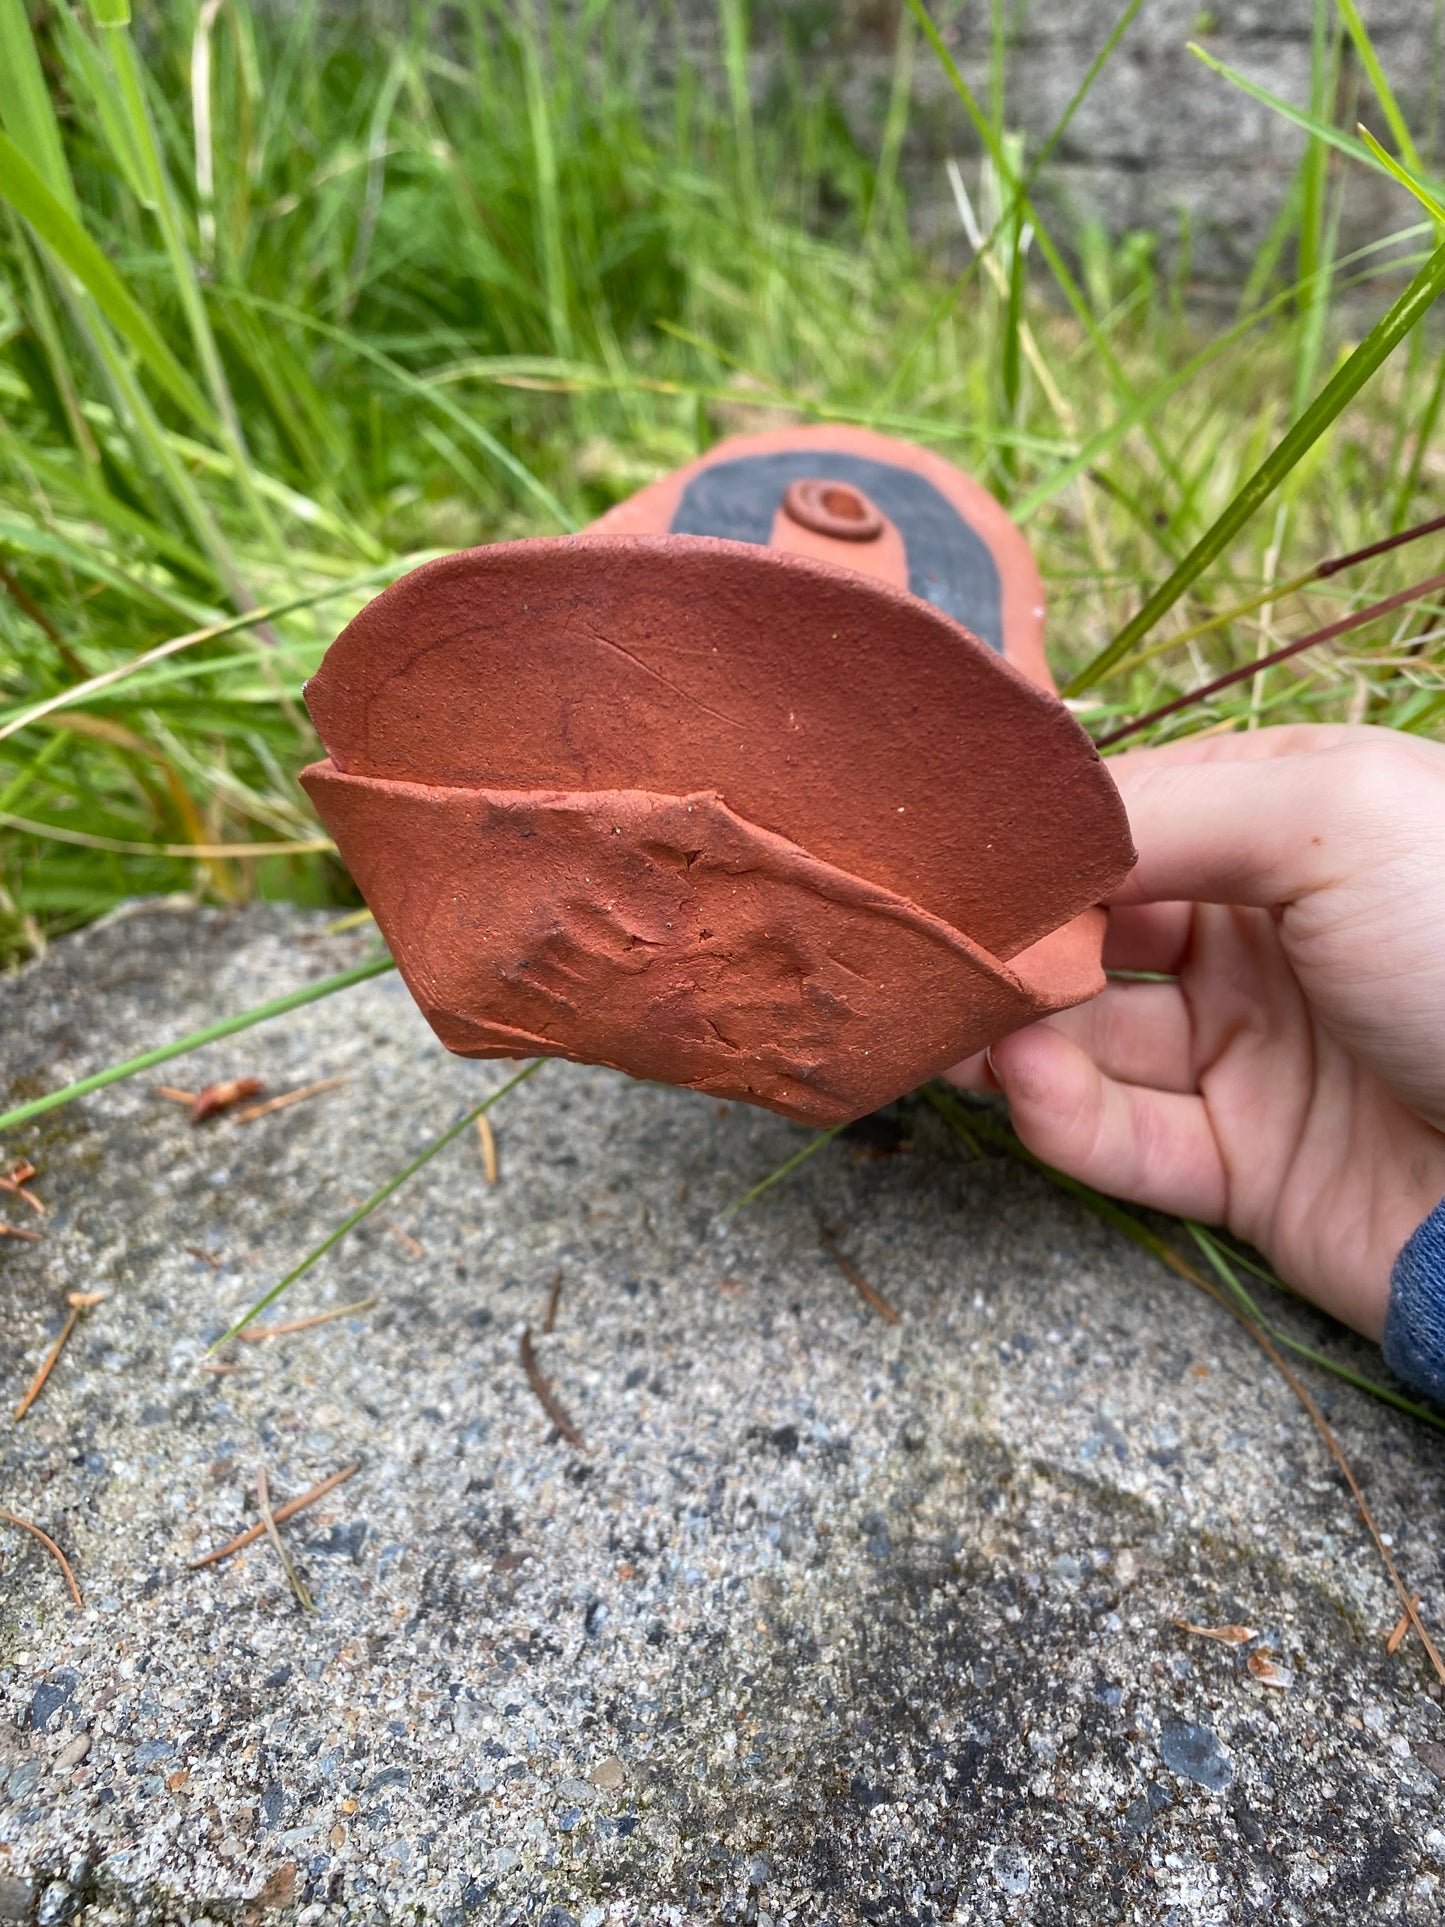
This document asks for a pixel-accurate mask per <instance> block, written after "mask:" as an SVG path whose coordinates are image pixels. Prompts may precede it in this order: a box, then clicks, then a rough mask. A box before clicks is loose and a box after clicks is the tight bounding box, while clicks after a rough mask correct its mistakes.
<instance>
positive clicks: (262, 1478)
mask: <svg viewBox="0 0 1445 1927" xmlns="http://www.w3.org/2000/svg"><path fill="white" fill-rule="evenodd" d="M256 1504H257V1506H258V1508H259V1509H260V1513H261V1524H262V1525H263V1526H264V1527H265V1529H266V1537H267V1538H268V1539H269V1540H270V1541H271V1544H272V1545H273V1546H274V1547H275V1548H276V1557H277V1558H278V1559H279V1560H280V1561H281V1566H282V1569H283V1571H284V1572H285V1574H286V1582H287V1584H288V1585H289V1586H290V1588H291V1590H292V1592H294V1593H295V1595H296V1604H297V1605H298V1606H299V1607H300V1608H301V1610H302V1612H304V1613H314V1612H315V1610H316V1602H315V1600H314V1599H313V1598H312V1597H311V1595H310V1593H309V1592H308V1591H307V1590H306V1587H305V1586H304V1584H303V1583H302V1580H301V1575H300V1573H299V1572H297V1570H296V1568H295V1566H294V1565H293V1564H292V1562H291V1555H290V1553H289V1552H288V1551H287V1550H286V1544H285V1541H284V1540H283V1539H282V1537H281V1534H280V1533H279V1532H278V1531H277V1529H276V1515H275V1513H274V1512H272V1510H271V1488H270V1486H269V1485H268V1484H267V1482H266V1468H265V1466H264V1465H261V1466H257V1468H256Z"/></svg>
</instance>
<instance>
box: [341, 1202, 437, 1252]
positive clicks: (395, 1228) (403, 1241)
mask: <svg viewBox="0 0 1445 1927" xmlns="http://www.w3.org/2000/svg"><path fill="white" fill-rule="evenodd" d="M346 1202H347V1203H348V1204H349V1205H351V1206H352V1208H353V1209H354V1210H357V1211H361V1210H364V1209H365V1206H364V1205H363V1204H362V1202H361V1199H360V1198H357V1197H348V1198H347V1200H346ZM376 1222H377V1223H378V1224H379V1225H380V1226H381V1228H382V1229H383V1230H384V1231H389V1232H390V1233H391V1235H392V1237H393V1238H395V1239H396V1241H397V1243H398V1244H399V1245H405V1246H406V1248H407V1250H408V1251H409V1252H410V1253H411V1255H412V1257H413V1258H425V1256H426V1246H425V1245H424V1244H422V1242H421V1241H420V1239H418V1238H413V1236H412V1235H411V1233H410V1232H409V1231H403V1230H402V1228H401V1226H400V1225H399V1224H398V1223H397V1221H396V1219H395V1218H386V1217H383V1216H382V1214H381V1213H380V1212H379V1211H378V1212H377V1214H376Z"/></svg>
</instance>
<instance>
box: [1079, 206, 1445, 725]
mask: <svg viewBox="0 0 1445 1927" xmlns="http://www.w3.org/2000/svg"><path fill="white" fill-rule="evenodd" d="M1442 289H1445V244H1442V245H1441V246H1440V247H1438V248H1436V249H1435V251H1434V253H1433V254H1432V255H1431V256H1430V257H1429V259H1428V260H1427V261H1426V263H1425V265H1424V266H1423V267H1422V268H1421V269H1420V271H1419V273H1418V274H1417V275H1416V276H1415V278H1414V279H1413V280H1412V281H1411V283H1410V285H1409V287H1408V288H1406V289H1405V291H1404V293H1403V294H1402V295H1401V296H1400V297H1399V299H1398V300H1397V301H1395V302H1394V303H1392V305H1391V306H1390V308H1389V309H1388V310H1387V311H1386V313H1385V314H1383V315H1382V316H1381V317H1380V319H1379V320H1378V321H1377V322H1376V323H1375V325H1374V327H1373V328H1371V330H1370V332H1369V333H1368V334H1367V335H1366V336H1365V338H1364V340H1363V341H1362V342H1361V343H1360V344H1359V346H1358V347H1357V348H1356V349H1355V350H1354V352H1353V353H1352V354H1351V355H1349V356H1348V357H1347V359H1346V360H1345V361H1344V362H1343V363H1342V364H1341V366H1340V367H1339V368H1338V369H1337V370H1336V371H1335V373H1334V374H1333V375H1332V376H1331V378H1330V379H1329V381H1327V382H1326V383H1325V385H1324V387H1323V388H1322V389H1321V390H1320V392H1319V394H1318V395H1317V396H1316V397H1315V399H1314V400H1313V401H1312V402H1311V403H1310V405H1309V407H1308V408H1307V409H1306V410H1305V411H1304V413H1303V414H1302V415H1301V416H1300V417H1299V419H1298V421H1296V422H1295V423H1294V425H1293V426H1292V427H1291V428H1290V430H1289V431H1288V433H1287V434H1286V435H1285V436H1284V437H1283V439H1282V440H1281V441H1279V442H1278V443H1277V444H1276V445H1275V447H1274V448H1273V449H1272V450H1271V451H1270V453H1269V454H1268V455H1267V456H1266V457H1265V459H1264V460H1263V461H1262V462H1261V463H1260V465H1259V467H1258V468H1257V469H1256V470H1255V471H1254V473H1253V475H1251V476H1250V478H1249V480H1248V481H1247V482H1246V483H1245V484H1244V486H1243V488H1241V489H1240V490H1239V491H1238V492H1237V494H1236V495H1235V496H1234V499H1233V500H1232V501H1231V502H1230V503H1229V505H1228V507H1227V508H1226V509H1225V510H1224V513H1223V514H1222V515H1220V516H1219V517H1218V518H1217V520H1216V521H1215V522H1214V523H1213V525H1212V526H1211V527H1210V528H1209V529H1207V530H1206V531H1205V533H1204V534H1203V535H1202V536H1201V537H1200V538H1199V540H1198V541H1197V542H1196V543H1195V545H1194V547H1193V548H1192V549H1191V550H1190V551H1189V553H1188V554H1187V555H1186V556H1185V557H1184V559H1183V561H1182V562H1181V563H1180V564H1179V566H1178V568H1176V569H1175V570H1174V571H1173V573H1172V574H1171V575H1170V576H1169V577H1168V578H1167V580H1165V581H1164V582H1162V583H1161V584H1160V585H1159V587H1158V588H1157V589H1156V590H1155V591H1154V593H1153V595H1151V596H1150V597H1149V598H1148V600H1147V601H1146V602H1145V604H1144V606H1143V607H1142V608H1141V609H1140V610H1139V611H1138V613H1137V614H1136V615H1134V616H1133V617H1131V619H1130V620H1129V621H1128V622H1126V623H1125V625H1124V627H1123V628H1122V629H1121V630H1120V631H1119V633H1118V634H1117V635H1116V636H1115V637H1114V639H1113V641H1112V642H1111V643H1110V644H1109V645H1108V647H1107V648H1105V649H1103V650H1101V651H1100V652H1099V654H1098V655H1097V656H1095V657H1094V659H1093V661H1092V662H1090V663H1088V664H1086V665H1085V667H1084V668H1083V669H1081V670H1080V671H1079V673H1078V674H1077V675H1076V676H1075V677H1074V678H1073V680H1072V681H1071V682H1070V683H1069V685H1068V687H1067V688H1066V690H1065V691H1064V694H1065V695H1068V696H1076V695H1078V694H1079V693H1080V691H1081V690H1085V689H1089V688H1091V687H1093V685H1094V684H1096V683H1097V682H1099V681H1101V680H1102V679H1103V678H1104V677H1105V676H1107V675H1108V673H1109V671H1110V670H1111V669H1112V668H1113V667H1114V665H1115V664H1116V663H1118V662H1120V661H1122V660H1123V658H1124V657H1125V656H1127V655H1128V654H1129V652H1130V650H1131V649H1133V648H1134V647H1135V646H1136V645H1137V644H1138V643H1139V642H1140V641H1141V640H1142V639H1143V637H1145V636H1146V635H1147V634H1148V633H1149V631H1150V630H1151V629H1152V628H1153V627H1154V625H1155V623H1156V622H1158V621H1159V619H1160V618H1161V617H1162V616H1164V615H1166V614H1167V613H1168V612H1169V610H1170V609H1172V608H1173V607H1174V604H1175V603H1176V602H1177V601H1178V600H1179V598H1180V597H1181V596H1182V595H1183V594H1184V593H1185V591H1186V590H1187V589H1189V588H1190V587H1192V585H1193V584H1194V583H1195V582H1197V581H1198V580H1199V578H1200V576H1201V575H1203V573H1204V571H1205V570H1206V569H1207V568H1208V567H1209V565H1210V563H1212V562H1214V561H1215V560H1217V558H1218V557H1219V556H1220V555H1222V554H1223V553H1224V551H1225V549H1226V548H1228V546H1229V544H1230V543H1231V542H1232V541H1233V540H1234V538H1235V536H1236V535H1238V533H1239V531H1240V530H1241V529H1242V528H1243V527H1244V526H1245V524H1246V523H1247V522H1248V521H1250V519H1251V518H1252V517H1253V516H1254V514H1255V512H1256V510H1257V509H1259V508H1260V507H1261V505H1262V504H1263V503H1265V502H1266V501H1268V500H1269V498H1270V496H1271V495H1272V494H1273V493H1274V491H1275V490H1276V489H1277V488H1278V487H1279V485H1280V483H1281V482H1282V481H1283V480H1284V478H1285V477H1286V476H1287V475H1288V474H1289V473H1290V471H1291V469H1293V468H1294V467H1295V466H1296V464H1297V463H1298V462H1299V461H1301V460H1302V458H1303V457H1304V456H1305V455H1306V454H1308V452H1309V450H1310V449H1311V448H1313V447H1314V445H1315V443H1316V442H1317V441H1318V440H1319V439H1320V437H1321V436H1322V435H1323V434H1324V433H1325V431H1326V430H1327V429H1328V428H1329V427H1330V426H1331V425H1332V424H1333V423H1334V421H1335V420H1336V419H1337V418H1338V417H1339V416H1340V415H1341V414H1342V413H1343V412H1344V410H1345V408H1347V407H1348V405H1349V403H1350V402H1351V401H1352V400H1353V399H1354V397H1355V396H1356V395H1357V394H1358V393H1359V391H1360V390H1361V388H1363V387H1364V385H1365V383H1366V382H1367V381H1368V380H1369V379H1370V377H1371V376H1372V375H1373V374H1374V373H1375V371H1376V370H1377V369H1378V368H1379V367H1380V365H1381V363H1382V362H1384V361H1386V360H1387V359H1388V358H1389V356H1390V355H1391V354H1392V353H1393V352H1394V350H1395V349H1396V348H1397V347H1398V346H1399V344H1400V343H1401V342H1402V341H1403V340H1404V339H1405V337H1406V335H1408V334H1409V333H1410V331H1411V329H1412V328H1415V327H1416V326H1417V325H1418V324H1419V323H1420V321H1421V320H1422V319H1423V318H1424V316H1425V315H1426V314H1427V313H1428V312H1429V310H1430V308H1431V307H1432V306H1433V305H1434V302H1435V300H1436V299H1437V297H1438V296H1439V294H1440V292H1441V290H1442Z"/></svg>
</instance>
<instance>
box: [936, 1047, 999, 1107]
mask: <svg viewBox="0 0 1445 1927" xmlns="http://www.w3.org/2000/svg"><path fill="white" fill-rule="evenodd" d="M943 1075H944V1076H945V1077H946V1078H947V1079H948V1082H949V1083H950V1084H956V1085H957V1086H958V1088H959V1090H961V1091H986V1092H988V1093H989V1094H990V1095H991V1096H995V1097H996V1096H997V1095H998V1091H999V1082H998V1079H997V1078H996V1077H995V1076H994V1074H993V1072H992V1071H991V1070H990V1069H989V1064H988V1052H987V1051H983V1050H981V1051H975V1052H974V1054H973V1056H972V1057H965V1058H964V1060H963V1062H962V1063H961V1064H955V1065H954V1067H953V1069H952V1070H951V1071H945V1072H944V1073H943Z"/></svg>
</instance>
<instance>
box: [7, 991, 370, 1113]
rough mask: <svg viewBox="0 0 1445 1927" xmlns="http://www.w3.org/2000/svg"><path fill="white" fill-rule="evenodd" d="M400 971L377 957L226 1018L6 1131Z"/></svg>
mask: <svg viewBox="0 0 1445 1927" xmlns="http://www.w3.org/2000/svg"><path fill="white" fill-rule="evenodd" d="M395 968H396V965H395V964H394V963H393V962H392V960H391V958H390V957H376V958H374V959H373V960H372V961H371V962H370V963H364V964H358V965H357V966H356V967H355V969H354V970H342V971H339V972H338V973H337V974H336V975H335V976H334V977H322V978H321V979H320V980H319V981H318V982H316V983H314V984H306V985H305V986H304V987H303V988H302V989H300V990H291V991H288V992H287V993H286V995H285V996H284V997H273V998H272V999H271V1001H270V1002H269V1003H265V1004H257V1005H256V1006H255V1008H254V1009H252V1010H243V1011H240V1012H239V1013H238V1014H237V1015H236V1016H234V1017H222V1018H221V1019H220V1020H219V1021H218V1022H216V1023H214V1024H207V1025H205V1026H204V1027H203V1028H202V1029H201V1030H193V1031H191V1032H190V1034H189V1035H188V1036H186V1037H178V1038H177V1039H176V1040H175V1042H174V1043H172V1044H161V1045H159V1046H158V1047H157V1048H156V1049H155V1050H148V1051H142V1052H141V1054H140V1056H139V1057H128V1058H127V1059H126V1061H125V1062H124V1063H123V1064H112V1065H111V1066H110V1067H109V1068H108V1069H107V1070H103V1071H95V1072H94V1073H93V1074H92V1075H91V1076H90V1077H82V1078H80V1079H79V1080H78V1081H77V1082H76V1083H74V1084H67V1085H65V1086H64V1088H63V1089H61V1090H58V1091H50V1092H48V1093H47V1094H46V1095H45V1096H44V1097H32V1098H31V1099H30V1100H29V1102H28V1103H25V1104H17V1105H16V1106H15V1108H14V1110H11V1111H6V1112H5V1113H4V1114H3V1115H0V1131H11V1130H14V1129H15V1127H16V1126H17V1125H20V1124H28V1123H29V1122H30V1120H31V1119H32V1118H36V1117H43V1116H44V1114H45V1113H46V1112H47V1111H53V1110H56V1109H57V1108H58V1107H59V1106H60V1105H62V1104H73V1103H74V1102H75V1100H76V1098H78V1097H89V1095H90V1093H91V1092H92V1091H103V1090H104V1089H105V1087H106V1086H107V1085H108V1084H118V1083H120V1081H121V1080H122V1079H123V1078H126V1077H135V1076H136V1075H137V1074H138V1073H139V1072H140V1071H148V1070H152V1069H153V1068H154V1067H155V1066H156V1065H157V1064H166V1063H169V1062H170V1060H171V1058H173V1057H183V1056H184V1055H185V1054H186V1052H187V1051H193V1050H199V1049H200V1048H201V1046H202V1045H203V1044H214V1043H216V1042H217V1041H218V1040H219V1039H220V1038H222V1037H234V1036H235V1034H236V1032H237V1031H241V1030H250V1029H251V1027H252V1026H253V1025H254V1024H264V1023H266V1022H267V1021H268V1020H269V1019H270V1018H272V1017H284V1016H285V1015H286V1013H287V1011H290V1010H300V1009H301V1007H302V1005H303V1004H314V1003H316V1002H317V1001H318V1000H319V999H320V998H322V997H330V996H333V995H334V994H335V993H336V992H337V991H338V990H349V989H350V988H351V986H352V985H353V984H362V983H365V982H366V981H367V979H368V978H370V977H380V976H382V975H383V974H384V973H385V972H386V971H388V970H395Z"/></svg>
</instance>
